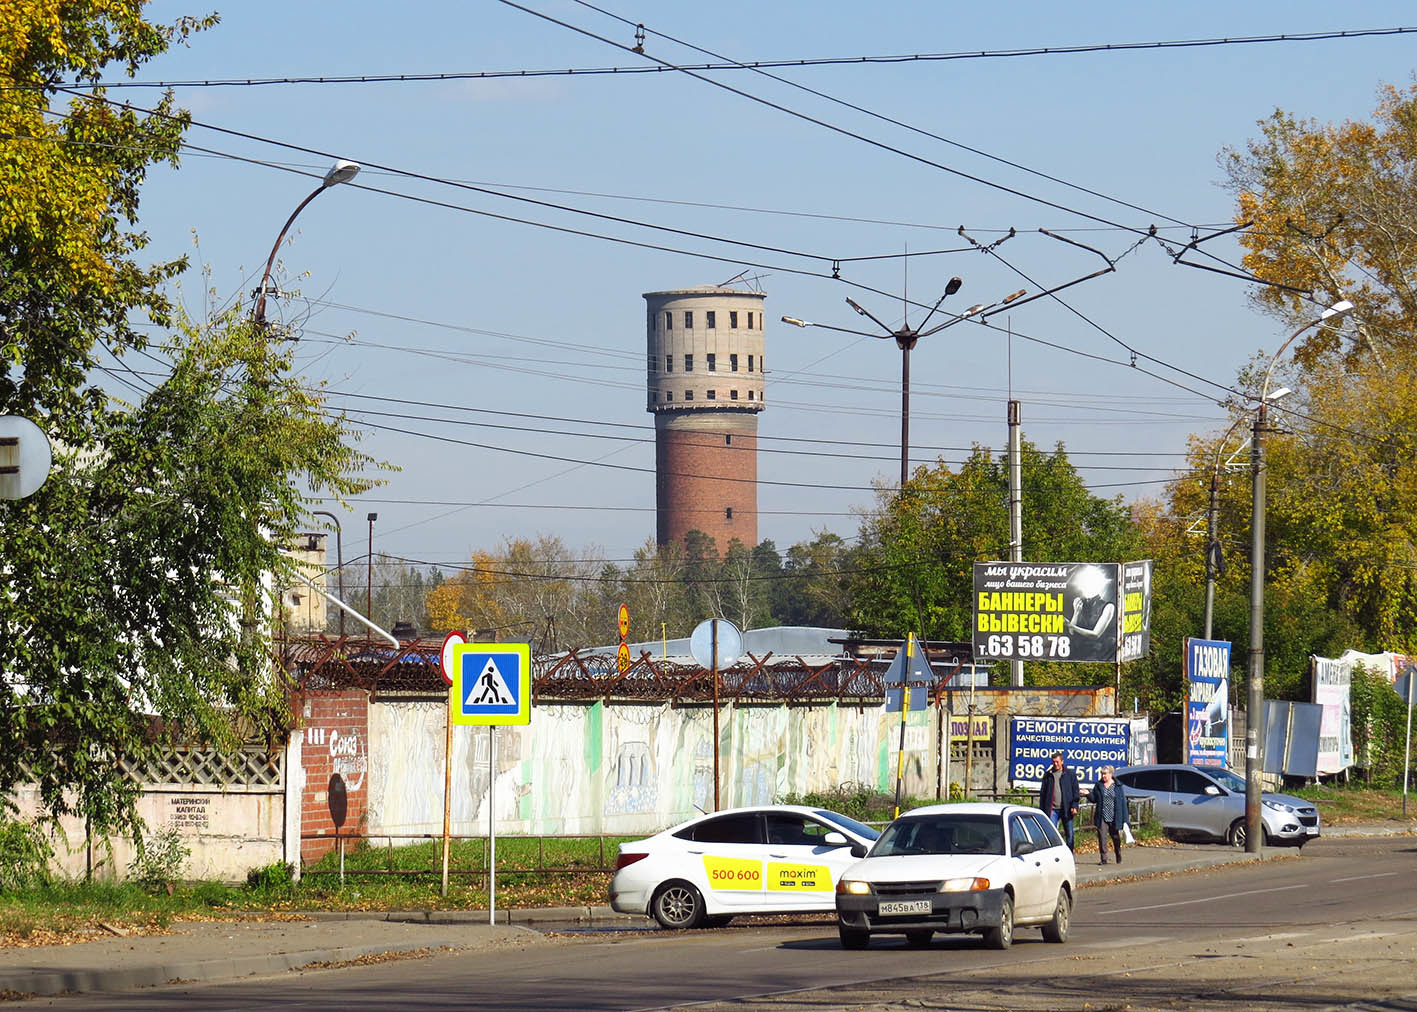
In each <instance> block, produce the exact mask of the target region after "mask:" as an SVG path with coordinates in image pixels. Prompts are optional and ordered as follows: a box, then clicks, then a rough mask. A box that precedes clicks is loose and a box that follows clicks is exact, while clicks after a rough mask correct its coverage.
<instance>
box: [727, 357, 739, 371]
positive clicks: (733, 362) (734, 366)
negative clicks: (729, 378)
mask: <svg viewBox="0 0 1417 1012" xmlns="http://www.w3.org/2000/svg"><path fill="white" fill-rule="evenodd" d="M728 371H729V372H737V371H738V356H737V355H729V356H728Z"/></svg>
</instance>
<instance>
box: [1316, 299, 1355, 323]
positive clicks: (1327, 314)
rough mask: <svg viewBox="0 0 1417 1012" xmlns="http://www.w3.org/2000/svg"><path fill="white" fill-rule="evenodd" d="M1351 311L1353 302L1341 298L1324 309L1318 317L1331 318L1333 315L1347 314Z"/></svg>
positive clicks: (1322, 318)
mask: <svg viewBox="0 0 1417 1012" xmlns="http://www.w3.org/2000/svg"><path fill="white" fill-rule="evenodd" d="M1351 312H1353V303H1351V302H1349V301H1348V300H1347V299H1341V300H1340V301H1338V302H1335V303H1334V304H1333V305H1331V306H1329V307H1328V308H1327V309H1325V310H1324V311H1323V315H1322V316H1320V317H1319V319H1321V320H1331V319H1333V318H1334V317H1335V316H1347V315H1348V314H1349V313H1351Z"/></svg>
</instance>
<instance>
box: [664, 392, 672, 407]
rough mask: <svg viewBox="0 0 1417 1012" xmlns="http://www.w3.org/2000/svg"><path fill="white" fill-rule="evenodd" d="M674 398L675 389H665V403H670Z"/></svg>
mask: <svg viewBox="0 0 1417 1012" xmlns="http://www.w3.org/2000/svg"><path fill="white" fill-rule="evenodd" d="M672 400H674V391H673V390H666V391H664V403H665V404H668V403H669V402H670V401H672Z"/></svg>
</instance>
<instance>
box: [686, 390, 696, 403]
mask: <svg viewBox="0 0 1417 1012" xmlns="http://www.w3.org/2000/svg"><path fill="white" fill-rule="evenodd" d="M693 399H694V391H692V390H685V391H684V400H686V401H692V400H693Z"/></svg>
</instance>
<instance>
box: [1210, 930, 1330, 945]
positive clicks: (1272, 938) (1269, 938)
mask: <svg viewBox="0 0 1417 1012" xmlns="http://www.w3.org/2000/svg"><path fill="white" fill-rule="evenodd" d="M1307 937H1309V932H1307V931H1276V932H1275V933H1274V934H1271V935H1250V936H1249V937H1247V938H1226V939H1223V941H1226V942H1235V943H1236V944H1239V943H1240V942H1278V941H1282V940H1284V939H1286V938H1307Z"/></svg>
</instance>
